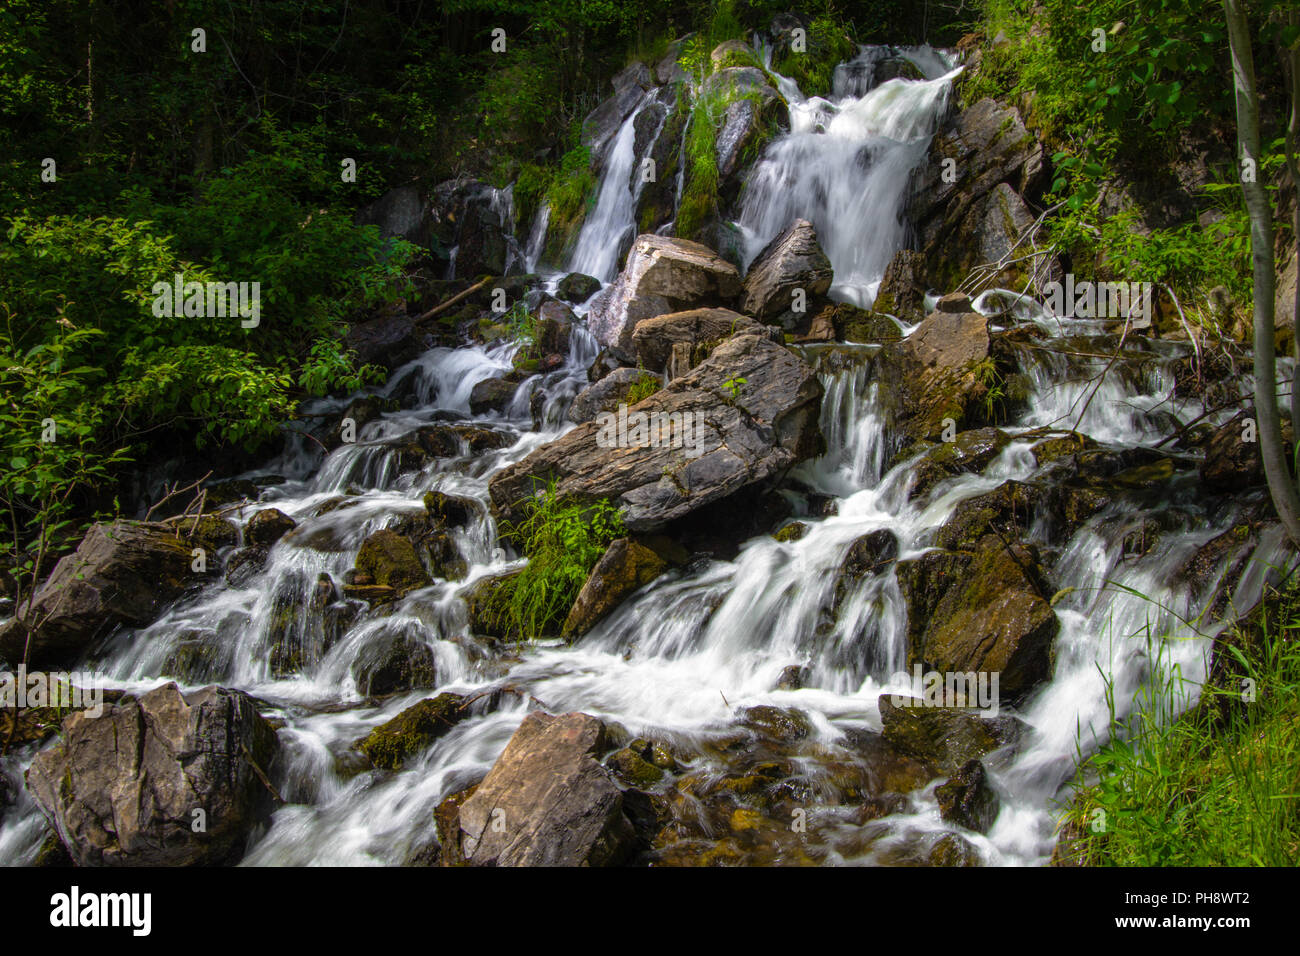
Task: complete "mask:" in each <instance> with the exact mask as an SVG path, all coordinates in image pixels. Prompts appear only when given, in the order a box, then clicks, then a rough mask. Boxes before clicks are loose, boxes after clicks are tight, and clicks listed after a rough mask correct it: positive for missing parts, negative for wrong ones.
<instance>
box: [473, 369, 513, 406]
mask: <svg viewBox="0 0 1300 956" xmlns="http://www.w3.org/2000/svg"><path fill="white" fill-rule="evenodd" d="M516 386H517V383H516V382H514V381H512V380H511V379H509V378H487V379H484V380H483V381H481V382H479V383H478V384H476V385H475V386H474V387H473V388H472V389H470V393H469V410H470V412H471V413H472V414H474V415H484V414H486V413H488V412H503V411H505V409H506V406H508V405H509V404H510V400H511V399H512V398H514V396H515V388H516Z"/></svg>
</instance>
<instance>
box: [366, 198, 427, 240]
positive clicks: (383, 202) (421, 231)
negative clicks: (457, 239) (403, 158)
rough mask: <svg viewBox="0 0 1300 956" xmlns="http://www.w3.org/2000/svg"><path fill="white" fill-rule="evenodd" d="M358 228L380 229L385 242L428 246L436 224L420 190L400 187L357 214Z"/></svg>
mask: <svg viewBox="0 0 1300 956" xmlns="http://www.w3.org/2000/svg"><path fill="white" fill-rule="evenodd" d="M356 223H357V225H358V226H378V227H379V234H380V235H381V236H384V237H385V238H389V237H396V238H398V239H405V240H406V241H407V242H414V243H415V244H416V245H420V246H427V245H428V244H429V237H430V236H431V235H432V229H433V224H432V221H431V218H430V215H429V208H428V205H427V204H426V203H425V201H424V197H423V196H421V195H420V190H419V187H417V186H398V187H397V188H396V189H390V190H388V192H386V193H384V194H383V195H382V196H380V197H379V198H378V199H376V200H375V201H374V202H372V203H370V204H369V205H367V206H362V207H361V208H360V209H358V210H357V214H356Z"/></svg>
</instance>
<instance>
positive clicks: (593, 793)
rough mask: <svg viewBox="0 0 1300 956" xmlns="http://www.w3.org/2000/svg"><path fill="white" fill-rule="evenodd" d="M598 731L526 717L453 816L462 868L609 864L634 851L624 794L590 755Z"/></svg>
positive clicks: (601, 731) (566, 720) (599, 744)
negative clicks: (467, 866)
mask: <svg viewBox="0 0 1300 956" xmlns="http://www.w3.org/2000/svg"><path fill="white" fill-rule="evenodd" d="M604 749H605V726H604V724H602V723H601V722H600V721H599V720H597V719H596V718H594V717H590V716H588V715H587V714H564V715H562V716H559V717H553V716H551V715H549V714H542V713H532V714H529V715H528V716H527V717H525V718H524V721H523V723H522V724H520V726H519V729H518V730H517V731H515V734H514V736H513V737H511V738H510V743H508V744H507V745H506V749H505V752H504V753H502V754H501V756H500V757H499V758H498V759H497V762H496V763H495V764H494V765H493V767H492V770H491V771H489V773H488V775H487V776H486V777H484V778H483V782H482V783H480V784H479V785H478V787H477V789H475V791H474V793H473V795H472V796H470V797H469V798H468V799H466V800H465V801H464V802H463V803H462V804H461V805H460V807H459V809H458V811H457V812H456V815H455V822H454V825H453V824H452V823H451V821H450V820H448V827H447V829H448V830H450V831H453V832H454V838H453V839H452V840H451V841H449V842H450V843H451V844H452V845H453V846H455V847H456V848H457V852H458V857H459V858H458V859H457V861H456V862H458V863H463V864H468V865H470V866H617V865H618V864H620V863H622V862H624V861H625V860H626V859H627V858H628V857H629V856H630V855H631V853H632V852H633V851H634V850H635V846H636V842H637V834H636V830H635V828H634V827H633V825H632V822H631V821H630V820H629V818H628V815H627V813H626V812H625V806H624V794H623V791H622V790H620V789H619V787H618V785H617V784H616V783H615V782H614V781H613V779H612V778H611V775H610V771H609V770H607V769H606V768H605V767H603V766H601V764H600V763H599V761H598V760H597V757H598V756H599V754H600V753H601V752H602V751H603V750H604Z"/></svg>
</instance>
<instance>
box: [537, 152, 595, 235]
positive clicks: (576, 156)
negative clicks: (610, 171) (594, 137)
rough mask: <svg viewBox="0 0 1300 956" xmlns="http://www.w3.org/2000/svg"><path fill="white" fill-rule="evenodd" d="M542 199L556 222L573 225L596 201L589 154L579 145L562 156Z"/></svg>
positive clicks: (593, 176) (593, 175) (593, 174)
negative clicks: (544, 199) (547, 204)
mask: <svg viewBox="0 0 1300 956" xmlns="http://www.w3.org/2000/svg"><path fill="white" fill-rule="evenodd" d="M545 195H546V201H547V203H549V204H550V207H551V215H552V217H554V220H555V221H556V222H561V223H565V222H573V221H575V220H577V219H578V217H579V216H580V215H582V214H583V213H585V212H586V211H587V209H588V207H589V206H590V205H591V204H592V203H594V202H595V199H596V174H595V173H593V172H592V171H591V150H590V149H588V148H587V147H586V146H585V145H582V144H581V143H580V144H578V145H577V146H575V147H573V149H571V150H569V151H568V152H567V153H565V154H564V156H563V157H562V158H561V160H560V168H559V170H558V172H556V174H555V177H554V179H553V180H552V181H551V184H550V186H549V187H547V189H546V193H545Z"/></svg>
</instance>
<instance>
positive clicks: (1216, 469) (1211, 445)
mask: <svg viewBox="0 0 1300 956" xmlns="http://www.w3.org/2000/svg"><path fill="white" fill-rule="evenodd" d="M1246 417H1247V416H1246V413H1245V412H1242V413H1241V414H1240V415H1238V416H1237V417H1236V418H1234V419H1233V420H1232V421H1230V422H1228V423H1227V424H1226V425H1222V426H1220V427H1219V428H1217V429H1215V431H1214V434H1213V435H1212V436H1211V437H1210V440H1209V442H1207V443H1206V446H1205V461H1204V463H1203V464H1202V465H1201V469H1200V474H1201V481H1202V483H1203V484H1204V485H1205V487H1206V488H1208V489H1210V490H1211V491H1217V492H1225V493H1226V492H1235V491H1240V490H1242V489H1244V488H1250V487H1252V486H1255V485H1262V484H1264V464H1263V462H1262V461H1261V459H1260V456H1259V442H1258V441H1254V442H1247V441H1243V440H1242V436H1243V434H1244V433H1245V419H1246ZM1251 424H1252V426H1253V425H1254V423H1253V422H1252V423H1251Z"/></svg>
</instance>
